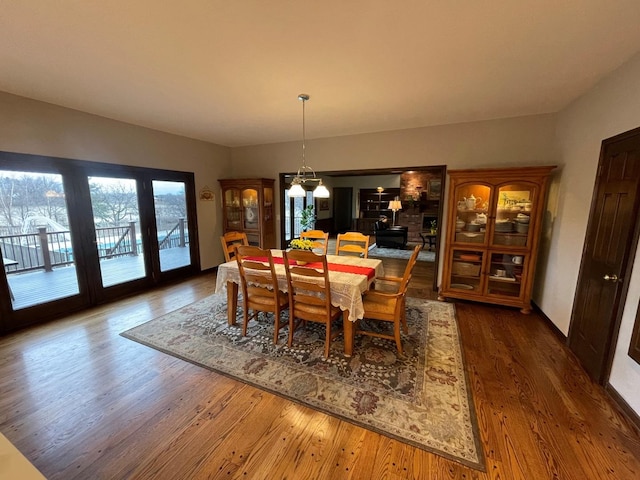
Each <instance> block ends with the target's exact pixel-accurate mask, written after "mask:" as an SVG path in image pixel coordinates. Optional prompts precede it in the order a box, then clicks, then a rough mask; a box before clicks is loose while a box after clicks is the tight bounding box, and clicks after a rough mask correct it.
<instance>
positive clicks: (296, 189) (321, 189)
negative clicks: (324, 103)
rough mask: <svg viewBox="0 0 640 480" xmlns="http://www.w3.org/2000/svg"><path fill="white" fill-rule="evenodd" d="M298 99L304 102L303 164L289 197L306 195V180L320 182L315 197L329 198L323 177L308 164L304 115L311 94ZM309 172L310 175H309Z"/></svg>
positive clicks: (294, 180) (290, 189) (302, 94)
mask: <svg viewBox="0 0 640 480" xmlns="http://www.w3.org/2000/svg"><path fill="white" fill-rule="evenodd" d="M298 100H300V101H301V102H302V166H301V167H300V168H298V173H297V174H296V176H295V177H294V178H293V180H291V186H290V187H289V197H293V198H295V197H304V196H305V195H306V192H305V190H304V188H302V184H303V183H305V182H318V186H317V187H316V188H315V189H314V190H313V197H314V198H329V190H328V189H327V187H325V186H324V185H323V184H322V179H321V178H318V177H317V176H316V172H315V171H314V170H313V168H311V167H309V166H307V162H306V158H305V133H306V132H305V115H304V103H305V102H306V101H307V100H309V95H307V94H306V93H301V94H300V95H298ZM307 172H309V175H307ZM311 175H312V176H311Z"/></svg>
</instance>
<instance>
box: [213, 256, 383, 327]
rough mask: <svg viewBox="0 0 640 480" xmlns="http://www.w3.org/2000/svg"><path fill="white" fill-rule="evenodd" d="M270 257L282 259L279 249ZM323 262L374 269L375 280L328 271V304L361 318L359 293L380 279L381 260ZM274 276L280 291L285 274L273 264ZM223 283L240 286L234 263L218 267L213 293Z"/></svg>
mask: <svg viewBox="0 0 640 480" xmlns="http://www.w3.org/2000/svg"><path fill="white" fill-rule="evenodd" d="M271 253H272V255H273V256H274V257H282V250H271ZM327 263H339V264H343V265H354V266H358V267H369V268H373V269H375V272H376V273H375V277H374V278H372V279H368V278H367V276H366V275H359V274H356V273H346V272H335V271H331V270H330V271H329V282H330V283H331V303H332V304H333V305H334V306H336V307H340V309H341V310H343V311H344V310H348V311H349V320H351V321H352V322H355V321H356V320H357V319H361V318H362V317H363V316H364V307H363V305H362V294H363V293H364V292H365V291H366V290H367V289H368V288H369V285H370V284H371V282H373V280H375V278H377V277H382V276H384V269H383V267H382V260H378V259H373V258H359V257H348V256H337V255H327ZM275 267H276V276H277V277H278V287H279V288H280V290H282V291H283V292H286V291H287V290H288V288H287V274H286V272H285V269H284V265H281V264H278V263H276V265H275ZM227 282H233V283H237V284H239V283H240V272H239V271H238V264H237V262H236V261H235V260H233V261H231V262H227V263H223V264H221V265H219V266H218V275H217V278H216V293H223V292H225V291H226V288H227Z"/></svg>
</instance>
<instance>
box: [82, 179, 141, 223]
mask: <svg viewBox="0 0 640 480" xmlns="http://www.w3.org/2000/svg"><path fill="white" fill-rule="evenodd" d="M90 188H91V204H92V206H93V216H94V217H95V218H98V219H100V220H101V221H102V222H104V223H105V224H106V225H108V226H112V227H117V226H119V225H121V224H122V223H123V222H125V221H126V222H128V221H129V219H130V218H133V217H135V218H138V198H137V196H136V190H135V188H134V187H132V186H131V185H128V184H126V183H124V182H118V183H113V184H104V183H97V182H94V183H91V184H90Z"/></svg>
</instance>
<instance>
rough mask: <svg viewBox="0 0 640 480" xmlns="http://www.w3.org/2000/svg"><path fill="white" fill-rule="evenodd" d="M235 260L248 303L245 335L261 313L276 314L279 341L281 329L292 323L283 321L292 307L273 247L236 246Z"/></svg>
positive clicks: (275, 320) (275, 341)
mask: <svg viewBox="0 0 640 480" xmlns="http://www.w3.org/2000/svg"><path fill="white" fill-rule="evenodd" d="M235 259H236V261H237V262H238V270H239V271H240V285H241V286H242V297H243V304H244V321H243V323H242V336H243V337H244V336H246V335H247V325H248V324H249V320H251V319H257V317H258V314H259V313H260V312H266V313H273V315H274V323H273V343H275V344H277V343H278V334H279V333H280V330H281V329H282V328H283V327H285V326H287V325H288V322H286V321H281V314H282V311H283V310H286V308H287V307H288V306H289V297H288V296H287V294H286V293H284V292H281V291H280V290H279V289H278V278H277V276H276V270H275V265H274V262H273V256H272V255H271V250H263V249H261V248H259V247H254V246H250V245H240V246H238V247H236V255H235ZM265 262H266V263H267V264H265Z"/></svg>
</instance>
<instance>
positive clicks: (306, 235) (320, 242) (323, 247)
mask: <svg viewBox="0 0 640 480" xmlns="http://www.w3.org/2000/svg"><path fill="white" fill-rule="evenodd" d="M300 238H302V239H307V240H311V241H312V242H313V248H314V250H316V253H320V254H322V255H326V254H327V247H328V246H329V233H328V232H327V233H325V232H323V231H322V230H309V231H307V232H301V233H300Z"/></svg>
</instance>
